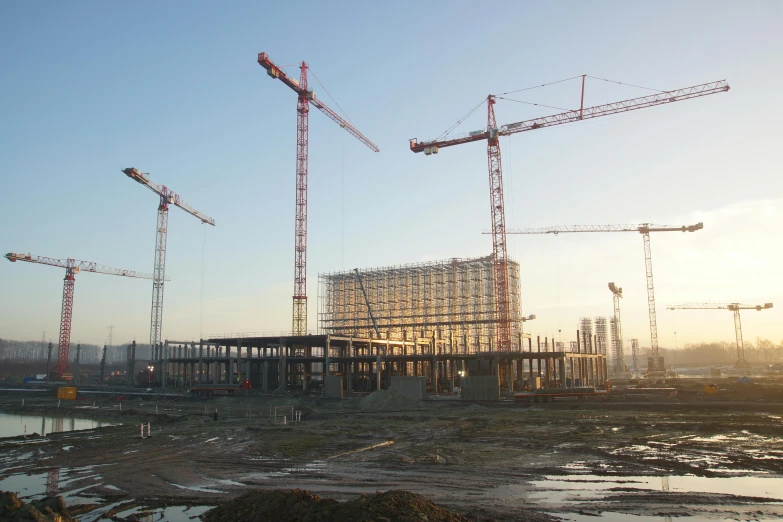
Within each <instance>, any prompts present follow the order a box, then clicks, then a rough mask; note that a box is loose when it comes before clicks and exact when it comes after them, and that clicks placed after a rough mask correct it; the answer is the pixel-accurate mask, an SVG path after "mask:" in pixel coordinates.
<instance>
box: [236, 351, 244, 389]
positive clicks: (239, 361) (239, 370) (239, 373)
mask: <svg viewBox="0 0 783 522" xmlns="http://www.w3.org/2000/svg"><path fill="white" fill-rule="evenodd" d="M243 378H244V377H242V341H237V380H238V381H239V382H240V383H241V382H242V379H243Z"/></svg>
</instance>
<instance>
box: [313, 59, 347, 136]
mask: <svg viewBox="0 0 783 522" xmlns="http://www.w3.org/2000/svg"><path fill="white" fill-rule="evenodd" d="M308 69H310V73H311V74H312V75H313V78H315V81H316V82H318V85H320V86H321V88H322V89H323V90H324V92H325V93H326V95H327V96H329V98H330V99H331V100H332V101H333V102H334V104H335V105H336V106H337V108H338V109H340V112H342V113H343V115H344V116H345V119H346V120H348V121H349V122H351V125H353V126H354V127H355V126H356V124H355V123H354V122H353V120H352V119H351V117H350V116H348V113H347V112H345V110H344V109H343V108H342V107H340V104H339V103H337V100H335V99H334V97H333V96H332V95H331V94H330V93H329V91H328V90H327V89H326V87H324V84H323V83H321V80H319V79H318V76H316V75H315V73H314V72H313V69H312V67H308Z"/></svg>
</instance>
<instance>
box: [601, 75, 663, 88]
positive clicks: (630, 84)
mask: <svg viewBox="0 0 783 522" xmlns="http://www.w3.org/2000/svg"><path fill="white" fill-rule="evenodd" d="M585 76H586V77H587V78H592V79H593V80H601V81H602V82H608V83H616V84H618V85H625V86H627V87H636V88H637V89H646V90H648V91H656V92H669V91H662V90H660V89H653V88H652V87H644V86H643V85H634V84H632V83H624V82H618V81H617V80H607V79H606V78H598V77H597V76H590V75H589V74H586V75H585Z"/></svg>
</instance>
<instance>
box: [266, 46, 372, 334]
mask: <svg viewBox="0 0 783 522" xmlns="http://www.w3.org/2000/svg"><path fill="white" fill-rule="evenodd" d="M258 63H259V65H261V67H263V68H264V69H266V73H267V74H268V75H269V76H270V77H271V78H273V79H277V80H280V81H281V82H283V83H284V84H286V85H287V86H288V87H289V88H290V89H291V90H293V91H294V92H295V93H296V94H297V102H296V216H295V226H294V296H293V318H292V331H293V334H294V335H305V334H307V164H308V161H307V152H308V146H307V144H308V130H307V129H308V124H309V115H310V104H312V105H313V106H315V108H316V109H318V110H319V111H321V112H323V113H324V114H326V116H327V117H329V119H331V120H332V121H334V122H335V123H336V124H337V125H339V126H340V127H342V128H343V129H345V130H346V131H347V132H348V133H349V134H350V135H351V136H353V137H354V138H356V139H357V140H359V141H360V142H362V143H363V144H365V145H366V146H367V147H369V148H370V149H371V150H373V151H374V152H379V151H380V149H379V148H378V147H377V146H376V145H375V144H374V143H373V142H372V141H370V140H369V139H368V138H367V137H366V136H365V135H364V134H362V133H361V132H359V129H357V128H356V127H354V126H353V125H352V124H351V123H349V122H347V121H345V120H344V119H343V118H341V117H340V116H339V115H338V114H337V113H336V112H334V111H333V110H332V109H330V108H329V107H327V106H326V105H325V104H324V103H323V102H322V101H321V100H319V99H318V98H316V96H315V92H313V90H312V89H308V88H307V71H308V69H309V67H308V66H307V64H306V63H305V62H304V61H303V62H302V65H301V66H300V67H299V69H300V73H299V81H297V80H296V78H291V77H289V76H288V75H286V74H285V73H284V72H283V69H282V68H281V67H280V66H279V65H277V64H275V63H274V62H273V61H272V60H271V59H270V58H269V56H268V55H267V54H266V53H258ZM316 80H317V78H316ZM327 94H328V93H327Z"/></svg>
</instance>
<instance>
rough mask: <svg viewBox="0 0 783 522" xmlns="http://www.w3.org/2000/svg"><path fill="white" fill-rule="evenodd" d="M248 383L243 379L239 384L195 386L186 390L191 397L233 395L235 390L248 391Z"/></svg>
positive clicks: (249, 386)
mask: <svg viewBox="0 0 783 522" xmlns="http://www.w3.org/2000/svg"><path fill="white" fill-rule="evenodd" d="M250 388H251V385H250V381H249V380H247V379H245V380H243V381H242V382H241V383H239V384H196V385H193V386H191V387H190V388H188V393H190V394H191V395H234V394H235V393H236V392H237V390H249V389H250Z"/></svg>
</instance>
